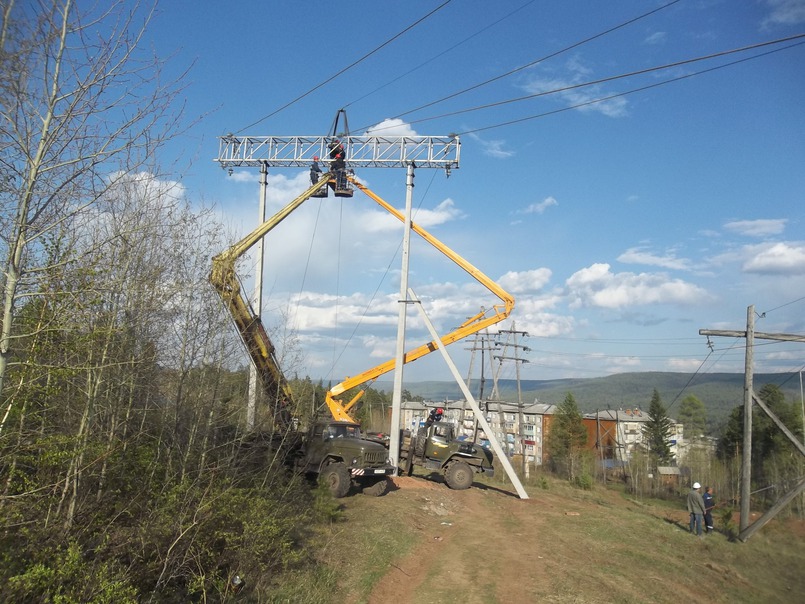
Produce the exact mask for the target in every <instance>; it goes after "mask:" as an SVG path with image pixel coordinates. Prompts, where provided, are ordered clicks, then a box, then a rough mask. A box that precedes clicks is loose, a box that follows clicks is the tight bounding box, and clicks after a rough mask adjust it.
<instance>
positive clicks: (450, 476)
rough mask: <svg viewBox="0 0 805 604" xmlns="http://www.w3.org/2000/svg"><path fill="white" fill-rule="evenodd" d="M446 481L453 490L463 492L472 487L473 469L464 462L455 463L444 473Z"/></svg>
mask: <svg viewBox="0 0 805 604" xmlns="http://www.w3.org/2000/svg"><path fill="white" fill-rule="evenodd" d="M444 481H445V482H446V483H447V486H448V487H450V488H451V489H455V490H457V491H461V490H463V489H469V488H470V487H471V486H472V468H471V467H470V466H469V465H468V464H466V463H464V462H463V461H454V462H452V463H451V464H450V465H449V466H447V469H446V470H445V472H444Z"/></svg>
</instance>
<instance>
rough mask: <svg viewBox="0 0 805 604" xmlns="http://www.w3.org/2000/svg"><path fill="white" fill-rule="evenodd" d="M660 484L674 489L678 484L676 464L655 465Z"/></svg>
mask: <svg viewBox="0 0 805 604" xmlns="http://www.w3.org/2000/svg"><path fill="white" fill-rule="evenodd" d="M657 474H659V479H660V484H661V485H662V486H664V487H672V488H674V489H676V488H677V487H678V486H679V476H680V474H679V468H678V467H676V466H657Z"/></svg>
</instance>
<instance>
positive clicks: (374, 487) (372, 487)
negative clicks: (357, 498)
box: [361, 476, 389, 497]
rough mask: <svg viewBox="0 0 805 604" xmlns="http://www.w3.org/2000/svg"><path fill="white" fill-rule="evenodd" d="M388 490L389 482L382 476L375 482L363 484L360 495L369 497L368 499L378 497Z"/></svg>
mask: <svg viewBox="0 0 805 604" xmlns="http://www.w3.org/2000/svg"><path fill="white" fill-rule="evenodd" d="M388 490H389V481H388V480H387V479H386V477H385V476H384V477H383V478H380V479H378V480H375V482H366V483H364V486H363V489H361V493H363V494H364V495H369V497H380V496H381V495H384V494H385V493H386V491H388Z"/></svg>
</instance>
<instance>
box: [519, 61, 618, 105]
mask: <svg viewBox="0 0 805 604" xmlns="http://www.w3.org/2000/svg"><path fill="white" fill-rule="evenodd" d="M565 67H566V68H567V70H568V71H569V72H570V74H569V76H568V77H564V78H562V77H538V76H535V77H533V78H532V79H531V80H530V81H529V82H528V83H527V84H526V85H525V86H524V89H525V90H526V91H527V92H529V93H531V94H542V93H545V94H546V96H547V95H552V96H553V95H556V96H558V97H559V98H561V99H562V100H563V101H565V103H566V104H567V105H569V106H579V105H580V107H578V109H579V110H580V111H597V112H599V113H602V114H604V115H606V116H608V117H623V116H625V115H627V113H628V112H627V106H628V102H627V100H626V99H625V98H624V97H615V98H611V99H607V100H605V101H600V102H592V101H595V99H598V98H603V97H606V96H609V94H611V93H607V92H605V91H604V89H603V88H602V87H601V86H600V85H592V86H583V84H585V82H587V81H590V80H591V79H595V78H593V77H592V74H593V70H592V68H590V67H588V66H587V65H586V64H584V63H583V62H582V60H581V59H580V57H579V56H575V57H573V58H572V59H570V60H568V61H567V62H566V63H565ZM575 86H578V87H577V88H576V87H575ZM554 91H556V92H554ZM587 103H589V104H587Z"/></svg>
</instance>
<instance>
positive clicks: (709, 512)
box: [702, 487, 716, 533]
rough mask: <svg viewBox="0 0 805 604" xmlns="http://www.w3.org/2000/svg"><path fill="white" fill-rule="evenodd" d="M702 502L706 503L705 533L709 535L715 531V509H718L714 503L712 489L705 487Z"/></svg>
mask: <svg viewBox="0 0 805 604" xmlns="http://www.w3.org/2000/svg"><path fill="white" fill-rule="evenodd" d="M702 500H703V501H704V532H705V533H709V532H711V531H712V530H713V508H714V507H716V504H715V503H714V502H713V488H712V487H704V494H703V495H702Z"/></svg>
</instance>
